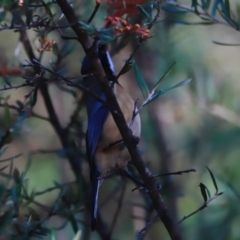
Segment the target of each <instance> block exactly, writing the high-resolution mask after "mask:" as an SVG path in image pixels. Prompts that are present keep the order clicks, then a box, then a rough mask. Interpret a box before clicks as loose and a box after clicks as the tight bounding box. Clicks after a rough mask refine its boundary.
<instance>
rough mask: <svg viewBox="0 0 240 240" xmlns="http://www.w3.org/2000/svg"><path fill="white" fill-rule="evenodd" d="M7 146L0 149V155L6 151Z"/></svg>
mask: <svg viewBox="0 0 240 240" xmlns="http://www.w3.org/2000/svg"><path fill="white" fill-rule="evenodd" d="M7 148H8V147H3V148H1V149H0V156H2V155H3V154H4V153H5V152H6V150H7Z"/></svg>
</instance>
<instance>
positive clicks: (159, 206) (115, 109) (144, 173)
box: [56, 0, 182, 240]
mask: <svg viewBox="0 0 240 240" xmlns="http://www.w3.org/2000/svg"><path fill="white" fill-rule="evenodd" d="M56 2H57V3H58V4H59V6H60V8H61V10H62V12H63V13H64V15H65V17H66V18H67V20H68V21H69V23H70V24H72V29H73V31H74V32H75V34H76V35H77V37H78V41H79V42H80V44H81V45H82V47H83V49H84V51H85V53H86V54H87V56H88V57H89V59H90V60H91V62H92V64H93V66H94V70H95V72H96V76H98V80H99V83H100V85H101V87H102V89H103V92H104V93H105V95H106V99H107V102H108V104H109V110H110V112H111V114H112V116H113V118H114V121H115V122H116V125H117V127H118V128H119V131H120V133H121V135H122V137H123V140H124V142H125V144H126V147H127V149H128V151H129V154H130V156H131V159H132V163H133V165H134V166H135V167H136V169H137V170H138V172H139V174H140V176H141V178H142V179H143V181H144V184H145V186H146V188H147V190H148V192H149V196H150V198H151V200H152V202H153V205H154V208H155V209H156V211H157V214H158V215H159V217H160V218H161V220H162V222H163V224H164V225H165V227H166V229H167V231H168V233H169V235H170V236H171V239H173V240H181V239H182V238H181V235H180V232H179V230H178V226H177V225H176V224H175V222H174V220H173V219H172V218H171V216H170V214H169V212H168V210H167V208H166V206H165V204H164V202H163V199H162V197H161V195H160V194H159V190H158V188H157V185H156V182H155V179H154V177H153V175H152V174H151V172H150V171H149V169H148V168H147V167H146V166H145V164H144V162H143V159H142V157H141V155H140V154H139V151H138V149H137V146H136V141H135V138H134V136H133V135H132V132H131V130H130V129H129V127H128V125H127V123H126V121H125V119H124V116H123V114H122V112H121V109H120V107H119V105H118V102H117V99H116V97H115V95H114V93H113V91H112V89H111V87H110V86H109V84H108V81H107V79H106V76H105V72H104V69H103V67H102V65H101V62H100V60H99V58H98V54H97V53H96V52H93V50H94V49H91V46H92V41H91V40H90V38H89V36H88V34H87V33H86V32H84V31H83V29H82V27H81V24H80V23H78V21H77V20H78V19H77V17H76V15H75V13H74V11H73V8H72V7H71V6H70V4H69V3H68V1H67V0H56Z"/></svg>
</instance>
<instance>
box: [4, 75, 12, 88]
mask: <svg viewBox="0 0 240 240" xmlns="http://www.w3.org/2000/svg"><path fill="white" fill-rule="evenodd" d="M3 79H4V82H5V83H6V84H7V85H8V86H10V87H11V86H12V85H11V82H10V77H9V75H7V76H5V77H4V78H3Z"/></svg>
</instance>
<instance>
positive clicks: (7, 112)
mask: <svg viewBox="0 0 240 240" xmlns="http://www.w3.org/2000/svg"><path fill="white" fill-rule="evenodd" d="M11 120H12V119H11V112H10V108H9V106H8V104H7V103H5V104H4V121H5V123H6V124H7V125H8V126H9V125H10V123H11Z"/></svg>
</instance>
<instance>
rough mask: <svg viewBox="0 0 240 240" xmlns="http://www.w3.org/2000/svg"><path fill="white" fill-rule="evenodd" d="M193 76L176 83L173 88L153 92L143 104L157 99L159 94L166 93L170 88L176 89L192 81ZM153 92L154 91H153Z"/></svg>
mask: <svg viewBox="0 0 240 240" xmlns="http://www.w3.org/2000/svg"><path fill="white" fill-rule="evenodd" d="M191 80H192V79H191V78H188V79H186V80H183V81H182V82H180V83H178V84H176V85H175V86H173V87H171V88H168V89H165V90H162V89H160V90H159V91H157V92H156V93H154V94H152V95H149V96H148V98H147V100H145V102H144V103H143V106H146V105H147V104H149V103H150V102H152V101H154V100H155V99H157V98H158V97H159V96H161V95H163V94H165V93H166V92H169V91H170V90H172V89H174V88H178V87H181V86H183V85H186V84H188V83H190V82H191ZM152 93H153V92H152Z"/></svg>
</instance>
